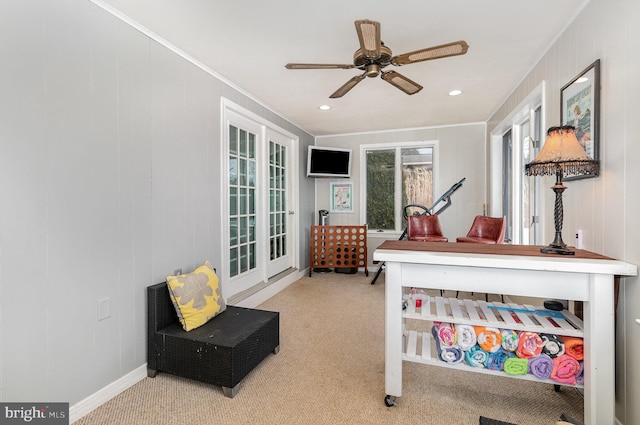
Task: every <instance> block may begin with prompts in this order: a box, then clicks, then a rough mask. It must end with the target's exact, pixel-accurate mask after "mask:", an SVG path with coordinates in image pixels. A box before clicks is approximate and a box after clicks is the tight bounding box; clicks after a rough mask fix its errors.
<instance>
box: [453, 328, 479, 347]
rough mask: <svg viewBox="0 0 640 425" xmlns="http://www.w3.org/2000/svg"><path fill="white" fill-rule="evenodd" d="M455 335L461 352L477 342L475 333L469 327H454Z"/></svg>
mask: <svg viewBox="0 0 640 425" xmlns="http://www.w3.org/2000/svg"><path fill="white" fill-rule="evenodd" d="M456 335H457V336H458V347H460V349H461V350H462V351H467V350H468V349H470V348H471V347H473V346H474V345H476V342H477V341H478V340H477V338H476V331H475V329H473V326H471V325H456Z"/></svg>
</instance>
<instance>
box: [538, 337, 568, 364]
mask: <svg viewBox="0 0 640 425" xmlns="http://www.w3.org/2000/svg"><path fill="white" fill-rule="evenodd" d="M540 338H542V353H543V354H546V355H548V356H549V357H551V358H552V359H554V358H556V357H558V356H561V355H563V354H564V342H562V338H560V337H559V336H558V335H553V334H540Z"/></svg>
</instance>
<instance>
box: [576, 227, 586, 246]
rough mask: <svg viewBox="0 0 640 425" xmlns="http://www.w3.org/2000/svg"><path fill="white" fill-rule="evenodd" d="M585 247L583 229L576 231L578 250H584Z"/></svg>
mask: <svg viewBox="0 0 640 425" xmlns="http://www.w3.org/2000/svg"><path fill="white" fill-rule="evenodd" d="M583 246H584V239H583V234H582V229H580V230H578V231H576V248H577V249H582V248H583Z"/></svg>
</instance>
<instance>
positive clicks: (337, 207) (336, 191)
mask: <svg viewBox="0 0 640 425" xmlns="http://www.w3.org/2000/svg"><path fill="white" fill-rule="evenodd" d="M329 193H330V196H331V199H330V202H331V204H330V205H331V208H330V212H332V213H352V212H353V183H351V182H331V186H330V191H329Z"/></svg>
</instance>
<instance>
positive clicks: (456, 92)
mask: <svg viewBox="0 0 640 425" xmlns="http://www.w3.org/2000/svg"><path fill="white" fill-rule="evenodd" d="M461 94H462V90H451V91H450V92H449V96H459V95H461Z"/></svg>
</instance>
